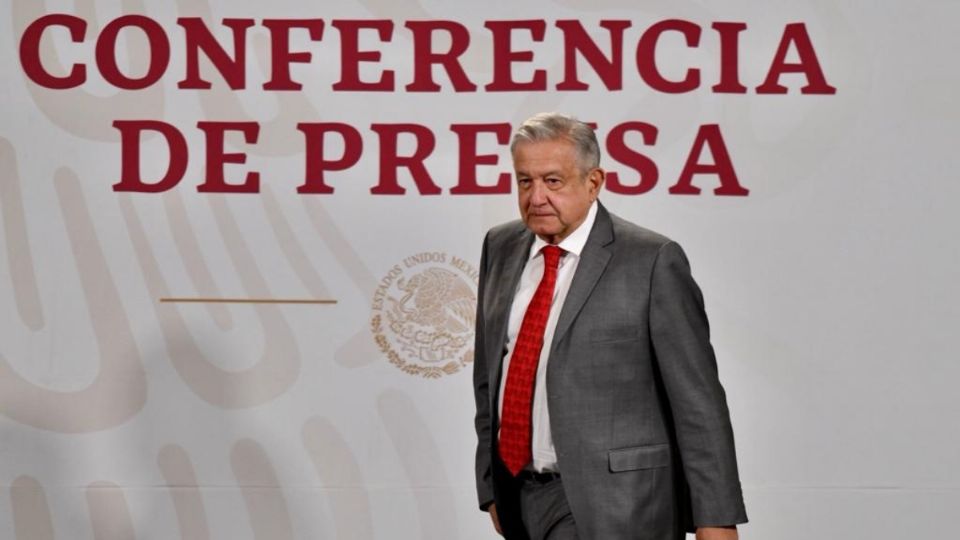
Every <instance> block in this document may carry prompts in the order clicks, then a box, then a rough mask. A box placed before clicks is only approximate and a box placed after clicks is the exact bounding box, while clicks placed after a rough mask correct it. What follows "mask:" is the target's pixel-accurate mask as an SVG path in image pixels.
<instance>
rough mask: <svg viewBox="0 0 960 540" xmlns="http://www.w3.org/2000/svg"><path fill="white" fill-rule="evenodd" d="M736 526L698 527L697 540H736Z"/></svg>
mask: <svg viewBox="0 0 960 540" xmlns="http://www.w3.org/2000/svg"><path fill="white" fill-rule="evenodd" d="M737 538H739V537H738V536H737V526H736V525H730V526H729V527H698V528H697V540H737Z"/></svg>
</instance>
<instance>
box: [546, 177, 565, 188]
mask: <svg viewBox="0 0 960 540" xmlns="http://www.w3.org/2000/svg"><path fill="white" fill-rule="evenodd" d="M546 183H547V185H548V186H550V187H557V186H560V185H561V184H563V181H562V180H560V179H559V178H547V179H546Z"/></svg>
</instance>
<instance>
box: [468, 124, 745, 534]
mask: <svg viewBox="0 0 960 540" xmlns="http://www.w3.org/2000/svg"><path fill="white" fill-rule="evenodd" d="M511 151H512V154H513V162H514V169H515V171H516V180H517V191H518V200H519V204H520V216H521V218H522V219H521V220H520V221H515V222H511V223H506V224H504V225H500V226H498V227H495V228H493V229H492V230H490V232H489V233H488V234H487V237H486V239H485V240H484V243H483V254H482V257H481V262H480V287H479V293H478V303H477V332H476V353H475V365H474V377H473V378H474V392H475V398H476V403H477V414H476V430H477V438H478V445H477V462H476V472H477V490H478V495H479V499H480V507H481V509H484V510H486V511H488V512H489V513H490V517H491V518H492V520H493V525H494V527H496V529H497V532H499V533H501V534H502V535H503V536H505V537H507V538H511V539H513V538H516V539H527V538H530V539H533V540H540V539H544V538H549V539H551V540H558V539H568V538H580V539H584V540H617V539H624V540H626V539H648V540H676V539H679V538H683V536H684V534H685V532H686V531H694V530H695V531H696V533H697V538H698V539H699V540H708V539H724V540H727V539H736V538H737V530H736V526H735V525H736V524H737V523H744V522H746V521H747V517H746V512H745V510H744V505H743V498H742V494H741V490H740V482H739V479H738V475H737V463H736V456H735V453H734V444H733V431H732V429H731V425H730V418H729V413H728V410H727V405H726V398H725V395H724V391H723V388H722V386H721V385H720V382H719V380H718V378H717V367H716V360H715V358H714V354H713V349H712V347H711V345H710V341H709V330H708V327H707V319H706V315H705V313H704V309H703V301H702V297H701V295H700V290H699V289H698V287H697V285H696V283H695V282H694V281H693V278H692V277H691V275H690V268H689V265H688V264H687V260H686V258H685V256H684V254H683V251H682V250H681V249H680V247H679V246H678V245H677V244H676V243H675V242H672V241H671V240H669V239H668V238H665V237H663V236H661V235H659V234H657V233H654V232H652V231H649V230H647V229H643V228H641V227H638V226H636V225H634V224H632V223H629V222H627V221H624V220H622V219H620V218H618V217H616V216H614V215H611V214H610V213H609V212H607V211H606V209H604V207H603V205H601V204H600V203H599V202H598V201H597V196H598V195H599V193H600V188H601V186H602V185H603V181H604V171H603V169H601V168H600V166H599V164H600V150H599V146H598V145H597V140H596V136H595V135H594V133H593V129H591V128H590V126H588V125H587V124H585V123H583V122H580V121H577V120H574V119H572V118H569V117H566V116H562V115H559V114H552V113H551V114H539V115H536V116H534V117H532V118H530V119H529V120H527V121H525V122H524V123H523V124H522V125H521V126H520V128H519V129H518V130H517V131H516V133H515V134H514V137H513V141H512V144H511Z"/></svg>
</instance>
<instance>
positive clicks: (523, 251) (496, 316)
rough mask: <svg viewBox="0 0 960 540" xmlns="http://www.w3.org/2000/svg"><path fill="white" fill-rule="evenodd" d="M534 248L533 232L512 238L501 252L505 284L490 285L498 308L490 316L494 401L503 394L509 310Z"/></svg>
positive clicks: (489, 361) (490, 358)
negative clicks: (501, 379)
mask: <svg viewBox="0 0 960 540" xmlns="http://www.w3.org/2000/svg"><path fill="white" fill-rule="evenodd" d="M531 245H533V233H531V232H530V231H528V230H526V229H524V230H523V231H522V232H521V233H520V234H518V235H516V236H515V237H514V238H512V239H511V240H510V242H508V243H507V244H506V245H505V246H504V249H503V251H502V253H503V254H504V257H503V263H502V264H503V271H502V272H501V273H500V274H499V275H500V277H501V280H502V281H501V282H500V283H496V284H490V285H493V286H494V287H496V290H497V296H496V307H495V308H494V312H493V314H492V315H491V317H490V321H491V325H490V327H491V329H492V330H493V334H492V337H493V339H492V341H491V343H492V344H493V347H490V349H489V351H488V352H487V355H488V356H487V366H489V368H490V370H491V373H490V383H491V384H493V385H495V386H494V394H493V395H494V397H495V398H496V397H497V396H498V394H499V393H500V384H499V383H500V377H501V373H500V371H501V369H500V368H501V367H502V366H503V349H504V347H505V346H506V343H507V325H508V324H509V322H510V307H511V306H512V305H513V296H514V292H515V291H516V290H517V283H519V282H520V275H521V274H522V273H523V267H524V266H525V265H526V262H527V258H528V257H529V255H530V246H531Z"/></svg>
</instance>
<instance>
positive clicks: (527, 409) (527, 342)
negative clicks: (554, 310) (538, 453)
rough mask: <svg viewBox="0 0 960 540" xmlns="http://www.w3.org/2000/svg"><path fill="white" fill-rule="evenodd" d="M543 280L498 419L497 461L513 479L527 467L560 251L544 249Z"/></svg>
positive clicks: (512, 361) (516, 350) (529, 309)
mask: <svg viewBox="0 0 960 540" xmlns="http://www.w3.org/2000/svg"><path fill="white" fill-rule="evenodd" d="M542 253H543V259H544V265H543V278H542V279H541V280H540V285H538V286H537V291H536V292H535V293H533V299H531V300H530V304H529V305H528V306H527V311H526V313H524V314H523V324H522V325H521V326H520V333H519V334H518V335H517V343H516V345H515V346H514V347H513V356H511V357H510V368H509V370H508V373H507V385H506V387H505V388H504V390H503V413H502V414H501V418H500V445H499V450H500V459H502V460H503V463H504V464H505V465H506V466H507V469H508V470H509V471H510V473H511V474H513V475H514V476H516V475H517V474H518V473H519V472H520V471H521V470H523V468H524V466H526V464H527V463H530V459H531V450H530V436H531V431H532V428H531V425H530V414H531V412H532V409H533V387H534V381H535V379H536V376H537V364H538V363H539V362H540V350H541V349H542V348H543V331H544V329H546V327H547V317H548V316H549V315H550V304H551V303H552V302H553V286H554V284H556V282H557V265H558V263H559V262H560V255H561V254H562V253H563V250H562V249H560V248H558V247H557V246H553V245H548V246H545V247H544V248H543V251H542Z"/></svg>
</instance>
